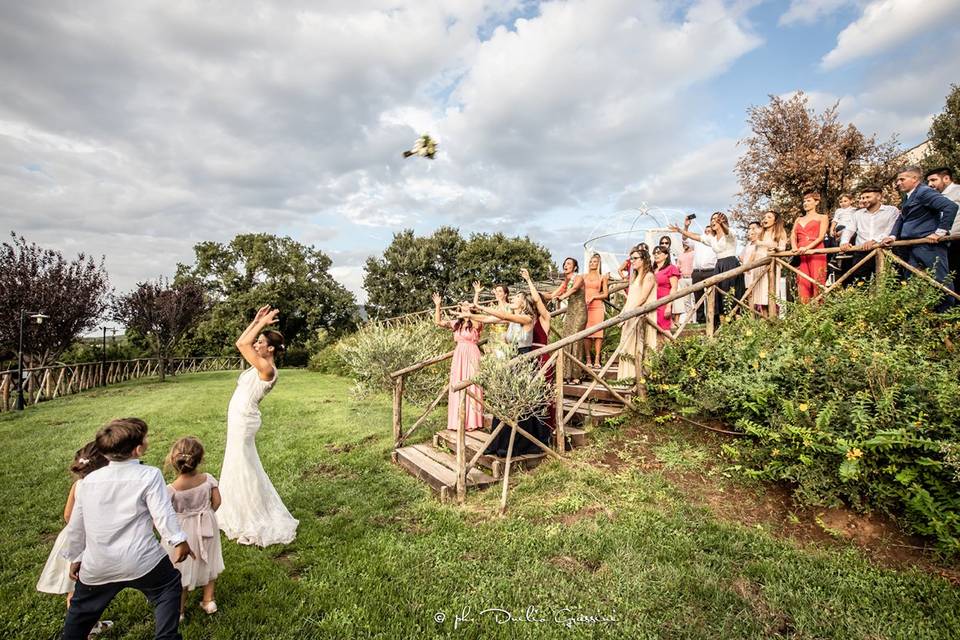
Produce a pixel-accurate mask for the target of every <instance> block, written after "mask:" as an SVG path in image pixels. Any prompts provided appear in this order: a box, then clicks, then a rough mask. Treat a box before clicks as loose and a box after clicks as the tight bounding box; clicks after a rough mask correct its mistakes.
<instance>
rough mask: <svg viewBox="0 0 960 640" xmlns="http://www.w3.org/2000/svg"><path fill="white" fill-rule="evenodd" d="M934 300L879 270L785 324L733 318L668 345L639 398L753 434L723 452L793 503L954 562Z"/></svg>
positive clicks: (958, 537)
mask: <svg viewBox="0 0 960 640" xmlns="http://www.w3.org/2000/svg"><path fill="white" fill-rule="evenodd" d="M938 298H939V296H938V293H937V292H936V290H935V289H933V287H931V286H930V285H928V284H927V283H925V282H924V281H922V280H921V279H919V278H912V279H910V280H908V281H906V282H900V281H898V280H897V279H896V278H894V277H893V275H892V273H888V274H887V277H886V278H884V279H883V280H882V281H881V282H879V283H874V284H872V285H870V286H855V287H850V288H847V289H844V290H840V291H835V292H834V293H831V294H830V295H829V296H828V297H827V299H826V302H825V303H824V304H822V305H814V306H802V305H790V307H789V308H788V309H787V314H786V318H785V319H784V320H783V321H777V322H769V321H765V320H757V319H754V318H740V319H738V320H735V321H734V322H732V323H730V324H727V325H725V326H724V328H723V329H722V330H721V331H720V333H719V334H718V335H717V337H716V338H715V339H714V340H713V341H706V340H702V339H698V338H690V339H684V340H680V341H678V342H676V343H675V344H671V345H668V346H666V347H665V348H664V349H663V351H662V352H661V353H660V354H659V355H658V356H656V357H655V358H654V361H653V372H652V375H651V381H650V391H651V397H653V398H655V401H658V402H669V403H670V404H672V405H679V407H680V410H681V411H683V412H691V413H693V412H696V413H706V414H711V415H714V416H718V417H720V418H723V419H725V420H727V421H728V422H730V423H731V424H734V425H736V427H737V428H739V429H740V430H742V431H744V432H746V433H748V434H750V435H751V436H753V438H752V439H751V440H750V441H748V442H745V443H741V444H739V445H737V446H727V447H725V451H727V453H728V455H731V456H732V457H733V458H735V459H736V462H737V463H738V464H739V465H741V466H742V467H743V468H744V469H745V470H746V471H747V472H748V473H749V474H751V475H755V476H758V477H762V478H766V479H772V480H786V481H789V482H791V483H793V484H794V486H795V493H796V496H797V497H798V499H800V500H801V501H802V502H805V503H808V504H818V505H823V504H836V503H838V502H840V501H846V502H847V503H849V504H850V505H851V506H853V507H855V508H858V509H862V510H867V509H879V510H882V511H884V512H887V513H890V514H892V515H897V516H900V517H902V518H903V520H904V522H905V523H906V525H907V526H908V527H909V528H911V529H912V530H914V531H916V532H918V533H921V534H925V535H931V536H935V537H936V539H937V541H938V543H939V545H940V546H941V548H943V549H945V550H948V551H949V552H952V553H956V552H957V551H960V481H958V477H957V474H956V471H957V466H956V465H957V456H956V453H955V452H956V451H957V449H956V445H957V443H958V442H960V385H958V379H960V357H958V353H957V352H956V350H955V348H954V346H953V345H955V344H957V343H958V338H960V312H958V311H957V310H956V309H954V310H951V311H950V312H949V313H946V314H942V315H937V314H934V313H932V312H931V311H930V309H931V308H932V307H933V305H934V304H935V302H936V300H937V299H938ZM653 394H656V395H655V396H654V395H653Z"/></svg>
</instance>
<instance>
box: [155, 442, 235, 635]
mask: <svg viewBox="0 0 960 640" xmlns="http://www.w3.org/2000/svg"><path fill="white" fill-rule="evenodd" d="M201 462H203V444H202V443H201V442H200V441H199V440H197V439H196V438H192V437H186V438H180V439H179V440H177V441H176V442H175V443H173V448H171V449H170V455H169V456H167V464H169V465H170V466H171V467H173V468H174V469H175V470H176V472H177V478H176V480H174V481H173V482H171V483H170V484H168V485H167V491H168V492H169V494H170V499H171V501H172V502H173V510H174V511H176V512H177V520H178V521H179V522H180V527H181V528H182V529H183V530H184V532H186V534H187V542H188V543H190V548H191V549H193V550H194V552H195V553H196V556H197V557H196V558H188V559H187V560H184V561H183V564H181V565H180V575H181V576H182V579H181V582H180V583H181V585H183V593H181V595H180V620H183V617H184V611H185V610H186V607H187V594H188V592H189V591H193V590H194V589H196V588H197V587H202V588H203V599H202V600H201V601H200V608H201V609H203V610H204V611H206V612H207V613H208V614H212V613H216V611H217V603H216V601H215V600H214V599H213V590H214V587H215V585H216V581H217V576H218V575H220V573H221V572H222V571H223V554H222V552H221V549H220V527H219V526H218V525H217V515H216V511H217V509H219V508H220V489H219V488H218V487H217V479H216V478H214V477H213V476H212V475H210V474H209V473H199V472H198V471H197V468H198V467H199V466H200V463H201ZM169 551H170V555H171V558H172V557H174V555H175V552H176V550H175V548H170V549H169Z"/></svg>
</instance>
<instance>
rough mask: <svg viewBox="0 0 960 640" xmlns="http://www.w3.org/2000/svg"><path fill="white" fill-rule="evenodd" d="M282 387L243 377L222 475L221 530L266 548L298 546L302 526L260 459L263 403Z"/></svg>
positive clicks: (233, 402)
mask: <svg viewBox="0 0 960 640" xmlns="http://www.w3.org/2000/svg"><path fill="white" fill-rule="evenodd" d="M276 382H277V370H276V369H274V371H273V379H272V380H261V379H260V375H259V374H258V373H257V370H256V368H254V367H250V368H249V369H247V370H246V371H244V372H243V373H241V374H240V378H239V379H238V380H237V388H236V390H235V391H234V392H233V397H232V398H230V407H229V408H228V409H227V446H226V450H225V451H224V453H223V468H222V469H221V471H220V495H221V498H222V502H221V504H220V508H219V509H218V510H217V520H218V521H219V523H220V529H221V530H222V531H223V532H224V533H225V534H226V535H227V537H228V538H230V539H231V540H236V541H237V542H239V543H240V544H255V545H259V546H261V547H266V546H268V545H271V544H278V543H282V544H287V543H290V542H293V539H294V537H296V535H297V525H298V524H300V521H299V520H297V519H296V518H294V517H293V516H292V515H290V512H289V511H287V508H286V507H285V506H284V504H283V501H282V500H281V499H280V495H279V494H278V493H277V490H276V489H274V488H273V483H272V482H270V478H269V477H267V474H266V472H265V471H264V470H263V465H262V464H261V463H260V456H259V455H257V443H256V440H255V438H256V435H257V431H259V430H260V401H261V400H263V397H264V396H265V395H267V393H268V392H269V391H270V389H272V388H273V385H274V384H276Z"/></svg>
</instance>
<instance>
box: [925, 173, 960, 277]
mask: <svg viewBox="0 0 960 640" xmlns="http://www.w3.org/2000/svg"><path fill="white" fill-rule="evenodd" d="M926 177H927V186H929V187H933V188H934V189H936V190H937V191H939V192H940V195H942V196H944V197H946V198H949V199H950V200H953V201H954V202H956V203H957V204H960V184H957V183H956V182H954V181H953V172H952V171H951V170H950V169H949V168H948V167H939V168H937V169H933V170H932V171H928V172H927V176H926ZM958 234H960V216H957V217H956V218H954V219H953V226H951V227H950V235H952V236H955V235H958ZM947 261H948V262H949V263H950V271H952V272H953V286H954V290H955V291H960V289H958V287H960V277H958V275H960V240H951V241H950V242H949V243H948V244H947Z"/></svg>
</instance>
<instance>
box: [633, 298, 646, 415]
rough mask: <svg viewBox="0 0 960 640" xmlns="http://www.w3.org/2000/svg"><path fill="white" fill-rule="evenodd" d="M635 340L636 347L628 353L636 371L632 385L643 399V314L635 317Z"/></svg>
mask: <svg viewBox="0 0 960 640" xmlns="http://www.w3.org/2000/svg"><path fill="white" fill-rule="evenodd" d="M636 326H637V328H636V331H637V341H636V343H635V345H636V348H635V349H634V350H633V353H632V354H630V355H632V356H633V364H634V369H635V370H636V372H637V374H636V375H637V377H636V378H635V380H634V386H635V388H636V390H637V395H638V396H639V397H640V398H643V399H644V400H645V399H646V398H647V383H646V380H645V377H644V373H643V358H644V354H645V353H646V350H647V341H646V337H647V331H649V329H647V319H646V317H644V316H641V317H640V318H638V319H637V325H636Z"/></svg>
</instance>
